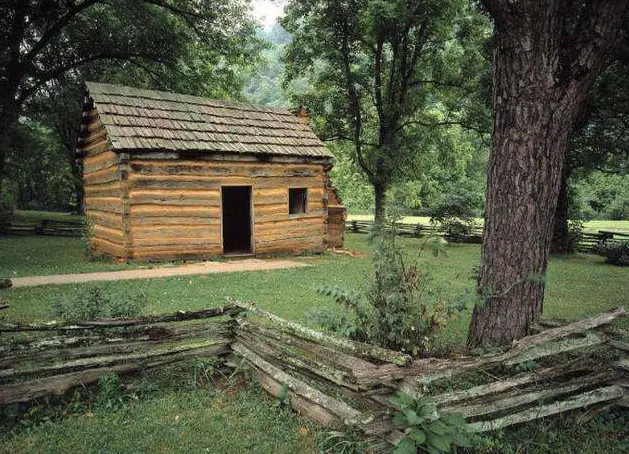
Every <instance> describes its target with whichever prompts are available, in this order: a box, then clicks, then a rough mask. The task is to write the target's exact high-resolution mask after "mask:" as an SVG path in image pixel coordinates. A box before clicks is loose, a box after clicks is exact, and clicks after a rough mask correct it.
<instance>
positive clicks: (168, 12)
mask: <svg viewBox="0 0 629 454" xmlns="http://www.w3.org/2000/svg"><path fill="white" fill-rule="evenodd" d="M248 5H249V2H248V1H246V0H228V1H225V2H214V1H209V0H198V1H194V2H189V1H182V0H142V1H131V0H107V1H105V0H82V1H72V2H68V1H61V0H56V1H28V2H27V1H21V0H16V1H10V2H4V3H3V4H2V7H1V10H0V52H1V58H0V87H1V88H0V138H1V139H0V140H1V143H0V181H1V179H2V176H3V164H4V162H5V157H6V155H7V153H9V154H10V153H14V154H15V153H19V148H20V143H19V139H18V140H17V142H15V143H11V142H10V141H11V139H12V138H17V136H16V135H14V134H13V133H12V131H13V130H14V129H16V128H17V129H20V126H19V125H18V123H17V119H18V118H19V117H20V116H21V115H25V116H27V117H30V118H33V119H36V120H38V121H40V122H41V123H42V124H44V125H46V126H47V128H48V129H49V130H52V131H54V132H55V133H56V134H58V136H59V137H60V139H61V142H62V143H63V144H65V147H66V149H67V150H66V151H67V153H68V154H67V156H68V160H69V162H71V163H73V161H74V156H73V148H74V146H75V143H76V132H77V128H78V122H79V120H80V116H79V115H78V112H79V109H80V102H81V95H80V93H81V92H82V90H83V86H82V84H83V80H85V79H88V80H99V81H106V82H112V83H122V84H130V85H134V86H140V87H146V88H154V89H164V90H172V91H177V92H182V93H191V94H196V95H206V96H213V97H221V98H226V97H227V98H229V97H231V98H237V97H239V96H240V93H241V89H242V86H243V84H244V78H243V76H242V71H241V68H243V67H245V66H248V65H250V64H252V63H253V62H255V61H256V58H257V55H258V53H259V50H260V46H261V43H260V41H259V40H257V39H256V38H255V24H254V22H253V21H252V19H251V17H250V16H249V15H248V12H247V11H248ZM29 131H31V132H34V131H40V132H41V130H39V129H29ZM23 132H24V131H22V135H23ZM20 137H21V136H20ZM74 174H75V179H76V178H78V170H77V169H76V168H74Z"/></svg>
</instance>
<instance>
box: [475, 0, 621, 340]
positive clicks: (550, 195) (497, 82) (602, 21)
mask: <svg viewBox="0 0 629 454" xmlns="http://www.w3.org/2000/svg"><path fill="white" fill-rule="evenodd" d="M484 4H485V6H486V7H487V9H488V10H489V12H490V13H491V14H492V16H493V17H494V20H495V28H496V32H495V42H494V93H493V106H494V131H493V145H492V151H491V156H490V162H489V169H488V181H487V194H486V209H485V232H484V237H483V247H482V262H481V268H480V275H479V291H480V292H481V294H482V297H483V301H482V303H481V304H478V305H477V306H476V307H475V308H474V313H473V315H472V321H471V324H470V331H469V336H468V343H469V345H470V346H473V347H475V346H480V345H509V344H510V343H511V342H512V341H513V340H514V339H519V338H521V337H524V336H526V335H527V334H528V332H529V330H530V328H531V325H532V324H533V323H535V322H537V320H538V319H539V317H540V315H541V313H542V305H543V297H544V282H543V278H544V276H545V274H546V263H547V258H548V252H549V248H550V243H551V235H552V228H553V219H554V212H555V207H556V204H557V197H558V194H559V187H560V181H561V173H562V166H563V163H564V158H565V152H566V145H567V140H568V133H569V132H570V130H571V127H572V124H573V122H574V120H575V117H576V115H577V113H578V111H579V109H580V106H581V105H582V103H583V101H584V99H585V97H586V96H587V92H588V89H589V86H590V83H591V81H592V79H593V78H594V77H595V76H596V75H597V74H598V72H599V71H600V68H601V65H602V61H603V57H604V55H605V53H606V51H607V49H608V48H609V45H610V44H611V42H612V40H613V38H614V36H615V33H616V31H617V30H618V28H619V25H620V18H621V17H622V16H623V14H624V10H625V8H626V4H627V2H626V1H611V0H602V1H599V2H590V3H587V4H583V6H581V8H582V9H580V10H576V11H577V12H576V13H575V12H574V10H573V9H571V8H572V7H571V6H570V5H572V6H574V7H575V8H576V7H579V6H580V5H574V4H571V3H570V2H532V1H529V2H517V3H513V2H504V1H502V0H485V1H484ZM571 14H576V17H573V16H571ZM573 25H574V26H576V27H577V29H576V30H574V35H575V36H578V37H579V40H576V39H573V38H572V37H571V36H569V33H572V32H569V31H567V30H568V28H569V27H570V26H573ZM578 27H581V28H583V30H580V28H578Z"/></svg>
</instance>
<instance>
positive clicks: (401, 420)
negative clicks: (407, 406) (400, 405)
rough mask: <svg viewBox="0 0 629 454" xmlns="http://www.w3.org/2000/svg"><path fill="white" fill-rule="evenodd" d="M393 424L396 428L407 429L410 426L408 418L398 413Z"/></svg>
mask: <svg viewBox="0 0 629 454" xmlns="http://www.w3.org/2000/svg"><path fill="white" fill-rule="evenodd" d="M393 424H394V425H395V426H396V427H406V426H408V425H409V424H408V421H407V419H406V416H404V415H403V414H402V413H396V414H395V415H394V416H393Z"/></svg>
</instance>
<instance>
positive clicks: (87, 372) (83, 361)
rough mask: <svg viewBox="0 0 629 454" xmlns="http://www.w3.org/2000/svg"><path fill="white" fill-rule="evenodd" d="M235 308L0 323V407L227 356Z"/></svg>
mask: <svg viewBox="0 0 629 454" xmlns="http://www.w3.org/2000/svg"><path fill="white" fill-rule="evenodd" d="M239 311H241V309H238V308H234V307H224V308H223V307H221V308H213V309H207V310H202V311H196V312H176V313H173V314H164V315H155V316H147V317H140V318H133V319H109V320H94V321H90V322H85V323H80V324H75V325H68V324H62V323H55V322H51V323H46V324H3V325H0V335H1V337H2V339H1V341H2V342H0V405H6V404H10V403H15V402H28V401H30V400H33V399H36V398H38V397H42V396H46V395H54V394H56V395H61V394H64V393H65V392H66V391H68V390H69V389H71V388H73V387H75V386H79V385H86V384H89V383H92V382H95V381H97V380H98V379H99V378H100V377H101V376H103V375H105V374H108V373H111V372H115V373H119V374H125V373H130V372H135V371H139V370H144V369H148V368H152V367H159V366H163V365H166V364H169V363H172V362H176V361H181V360H184V359H189V358H198V357H211V356H225V355H227V354H228V353H230V352H231V349H230V345H231V343H232V342H233V334H234V323H235V322H234V321H233V319H231V318H227V319H226V318H225V316H227V315H235V314H236V313H238V312H239Z"/></svg>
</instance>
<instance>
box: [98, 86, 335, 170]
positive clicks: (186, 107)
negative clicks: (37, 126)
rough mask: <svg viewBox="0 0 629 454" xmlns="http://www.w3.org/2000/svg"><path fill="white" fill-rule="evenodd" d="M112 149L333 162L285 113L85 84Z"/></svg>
mask: <svg viewBox="0 0 629 454" xmlns="http://www.w3.org/2000/svg"><path fill="white" fill-rule="evenodd" d="M86 86H87V90H88V93H87V95H88V96H89V97H90V98H91V99H92V100H93V102H94V106H95V107H96V109H97V111H98V114H99V118H100V120H101V122H102V123H103V125H104V127H105V129H106V131H107V136H108V138H109V141H110V143H111V146H112V149H113V150H114V151H123V150H140V151H141V150H146V151H149V150H152V151H155V150H165V151H180V152H181V151H183V152H185V151H207V152H215V153H241V154H243V153H244V154H264V155H287V156H304V157H320V158H331V157H332V155H331V154H330V152H329V151H328V150H327V149H326V148H325V146H324V145H323V142H321V140H320V139H319V138H318V137H317V136H316V135H315V134H314V132H313V131H312V129H311V128H310V126H309V125H307V124H305V123H303V122H302V121H301V119H300V118H298V117H297V116H295V115H294V114H292V113H291V112H289V111H288V110H286V109H279V108H271V107H262V106H255V105H251V104H244V103H236V102H224V101H215V100H212V99H206V98H200V97H197V96H189V95H181V94H176V93H168V92H163V91H154V90H141V89H138V88H132V87H124V86H121V85H110V84H101V83H95V82H86Z"/></svg>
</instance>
